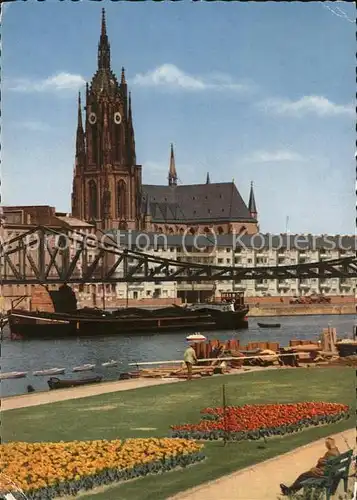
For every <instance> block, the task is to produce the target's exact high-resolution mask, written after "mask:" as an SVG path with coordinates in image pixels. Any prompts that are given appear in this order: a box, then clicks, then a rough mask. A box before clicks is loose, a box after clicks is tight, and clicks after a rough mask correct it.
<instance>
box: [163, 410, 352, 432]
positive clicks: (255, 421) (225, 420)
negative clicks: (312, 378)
mask: <svg viewBox="0 0 357 500" xmlns="http://www.w3.org/2000/svg"><path fill="white" fill-rule="evenodd" d="M348 410H349V407H348V406H346V405H342V404H337V403H293V404H270V405H244V406H229V407H226V410H225V412H224V409H223V408H205V409H204V410H202V411H201V413H203V414H207V415H210V416H215V417H216V419H214V420H212V419H208V418H207V419H205V418H203V419H202V420H201V421H200V422H199V423H198V424H192V425H191V424H186V425H176V426H173V427H172V429H174V430H176V431H184V430H185V431H207V432H209V431H215V430H222V431H229V432H249V431H256V430H259V429H273V428H277V427H281V426H288V425H293V424H299V423H302V422H303V421H306V420H311V419H316V418H319V417H320V418H321V417H324V416H329V415H341V414H342V413H345V412H348Z"/></svg>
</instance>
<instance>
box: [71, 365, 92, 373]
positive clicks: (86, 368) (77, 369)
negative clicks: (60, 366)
mask: <svg viewBox="0 0 357 500" xmlns="http://www.w3.org/2000/svg"><path fill="white" fill-rule="evenodd" d="M94 367H95V365H90V364H86V365H81V366H75V367H74V368H73V370H72V371H73V372H86V371H89V370H93V368H94Z"/></svg>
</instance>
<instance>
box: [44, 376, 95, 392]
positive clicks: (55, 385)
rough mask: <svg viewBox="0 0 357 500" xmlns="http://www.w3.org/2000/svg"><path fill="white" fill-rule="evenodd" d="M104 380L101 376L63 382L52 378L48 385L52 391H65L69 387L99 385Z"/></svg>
mask: <svg viewBox="0 0 357 500" xmlns="http://www.w3.org/2000/svg"><path fill="white" fill-rule="evenodd" d="M102 378H103V377H101V376H100V375H98V376H96V377H90V378H85V379H78V380H75V379H73V380H63V379H59V378H57V377H51V378H50V379H49V380H48V381H47V383H48V387H49V388H50V390H53V389H65V388H69V387H79V386H81V385H88V384H98V383H99V382H101V381H102Z"/></svg>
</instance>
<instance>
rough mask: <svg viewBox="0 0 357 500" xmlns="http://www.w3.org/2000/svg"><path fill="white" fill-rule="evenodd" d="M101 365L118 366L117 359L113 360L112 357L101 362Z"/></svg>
mask: <svg viewBox="0 0 357 500" xmlns="http://www.w3.org/2000/svg"><path fill="white" fill-rule="evenodd" d="M102 366H105V367H111V366H118V361H115V360H114V359H112V360H110V361H106V362H105V363H102Z"/></svg>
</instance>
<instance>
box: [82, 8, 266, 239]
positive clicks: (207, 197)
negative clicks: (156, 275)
mask: <svg viewBox="0 0 357 500" xmlns="http://www.w3.org/2000/svg"><path fill="white" fill-rule="evenodd" d="M84 110H85V119H84V120H83V117H82V103H81V96H80V95H79V97H78V124H77V136H76V153H75V167H74V176H73V188H72V216H73V217H76V218H78V219H81V220H84V221H87V222H90V223H93V224H94V225H95V226H96V227H97V228H99V229H101V230H110V229H122V230H127V229H135V230H142V231H146V232H159V233H170V234H185V233H188V232H189V233H191V234H198V233H208V232H215V233H218V234H225V233H232V232H234V233H236V234H237V233H239V234H254V233H256V232H257V231H258V230H259V229H258V220H257V215H258V214H257V208H256V203H255V199H254V192H253V185H252V186H251V191H250V197H249V202H248V206H247V205H246V204H245V202H244V201H243V198H242V197H241V195H240V193H239V191H238V189H237V187H236V186H235V184H234V182H220V183H211V182H210V177H209V174H208V173H207V178H206V181H205V182H204V183H202V184H192V185H183V184H179V183H178V176H177V171H176V165H175V155H174V148H173V145H171V151H170V161H169V165H168V179H167V184H166V185H147V184H142V166H141V165H138V164H137V159H136V152H135V135H134V125H133V115H132V100H131V94H130V92H128V85H127V82H126V78H125V70H124V68H122V70H121V76H120V82H119V79H118V78H117V77H116V75H115V74H114V72H113V70H112V69H111V61H110V44H109V40H108V35H107V28H106V19H105V10H104V9H103V10H102V24H101V34H100V40H99V45H98V67H97V71H96V72H95V74H94V76H93V78H92V81H91V83H90V84H88V83H87V84H86V95H85V108H84Z"/></svg>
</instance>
